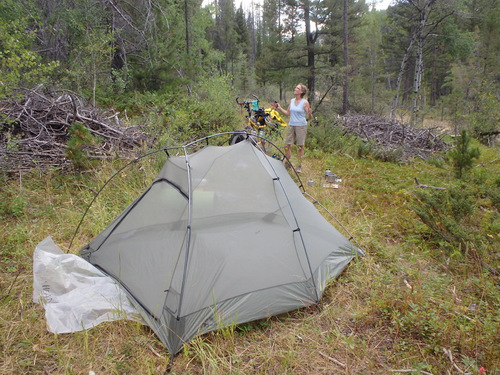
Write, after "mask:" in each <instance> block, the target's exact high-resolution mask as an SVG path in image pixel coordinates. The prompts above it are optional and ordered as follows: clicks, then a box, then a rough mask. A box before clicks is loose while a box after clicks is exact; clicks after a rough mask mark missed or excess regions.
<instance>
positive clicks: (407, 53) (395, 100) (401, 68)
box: [391, 32, 416, 118]
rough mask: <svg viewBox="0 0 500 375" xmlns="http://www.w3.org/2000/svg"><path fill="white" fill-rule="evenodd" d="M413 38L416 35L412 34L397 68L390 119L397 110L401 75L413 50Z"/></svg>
mask: <svg viewBox="0 0 500 375" xmlns="http://www.w3.org/2000/svg"><path fill="white" fill-rule="evenodd" d="M415 37H416V33H415V32H414V33H413V35H412V37H411V40H410V44H409V45H408V48H406V53H405V54H404V56H403V60H402V61H401V67H400V68H399V73H398V78H397V80H396V94H395V95H394V99H393V102H392V109H391V118H394V115H395V113H396V109H397V108H398V101H399V91H400V89H401V82H402V81H403V73H404V71H405V67H406V64H407V63H408V59H409V58H410V53H411V50H412V49H413V43H414V42H415Z"/></svg>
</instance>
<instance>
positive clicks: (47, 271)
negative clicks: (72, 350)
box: [33, 237, 144, 333]
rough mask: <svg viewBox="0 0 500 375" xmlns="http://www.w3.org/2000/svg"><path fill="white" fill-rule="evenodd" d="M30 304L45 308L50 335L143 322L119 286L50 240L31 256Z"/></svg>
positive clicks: (36, 249) (42, 242)
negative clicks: (101, 325) (109, 323)
mask: <svg viewBox="0 0 500 375" xmlns="http://www.w3.org/2000/svg"><path fill="white" fill-rule="evenodd" d="M33 302H35V303H41V304H42V305H43V307H44V308H45V318H46V320H47V328H48V330H49V331H50V332H53V333H70V332H77V331H83V330H85V329H89V328H92V327H95V326H96V325H98V324H99V323H102V322H107V321H114V320H121V319H129V320H133V321H138V322H141V323H144V322H143V320H142V318H141V316H140V314H139V313H138V311H137V310H136V309H135V307H134V306H133V305H132V303H131V302H130V300H129V298H128V296H127V294H126V293H125V292H124V291H123V289H122V288H121V286H120V284H118V283H117V282H116V281H115V280H114V279H112V278H111V277H109V276H108V275H106V274H104V273H103V272H101V271H100V270H99V269H97V268H96V267H94V266H93V265H92V264H90V263H89V262H87V261H86V260H85V259H83V258H81V257H79V256H78V255H75V254H65V253H64V252H63V251H62V250H61V249H60V248H59V247H58V246H57V245H56V244H55V243H54V241H53V240H52V238H51V237H47V238H45V239H44V240H43V241H41V242H40V243H39V244H38V245H37V246H36V248H35V253H34V254H33Z"/></svg>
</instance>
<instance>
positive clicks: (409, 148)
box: [341, 114, 450, 160]
mask: <svg viewBox="0 0 500 375" xmlns="http://www.w3.org/2000/svg"><path fill="white" fill-rule="evenodd" d="M341 124H342V127H343V129H344V130H345V131H347V132H348V133H351V134H354V135H356V136H358V137H360V138H362V139H365V140H367V141H372V142H375V144H376V147H377V148H379V149H382V150H384V151H389V152H397V153H399V154H400V155H401V156H400V159H402V160H409V159H412V158H415V157H419V158H422V159H427V158H429V157H430V156H432V155H434V154H435V153H437V152H440V151H445V150H447V149H448V148H449V147H450V145H449V144H447V143H446V142H444V141H443V137H444V135H445V134H440V132H439V131H438V129H437V128H415V127H412V126H410V125H405V124H403V123H402V122H400V121H398V120H397V119H391V118H386V117H380V116H368V115H360V114H349V115H346V116H344V117H342V118H341Z"/></svg>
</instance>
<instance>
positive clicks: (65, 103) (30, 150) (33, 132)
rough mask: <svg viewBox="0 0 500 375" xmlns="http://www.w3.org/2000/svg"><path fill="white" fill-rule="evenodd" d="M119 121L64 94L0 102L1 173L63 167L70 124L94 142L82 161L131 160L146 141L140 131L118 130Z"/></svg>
mask: <svg viewBox="0 0 500 375" xmlns="http://www.w3.org/2000/svg"><path fill="white" fill-rule="evenodd" d="M118 115H119V113H109V112H106V111H102V110H98V109H96V108H95V107H93V106H91V105H88V104H87V103H85V101H84V100H83V99H81V98H80V97H79V96H78V95H77V94H75V93H73V92H70V91H67V90H61V91H48V90H46V89H45V88H44V87H42V86H40V87H38V88H36V89H33V90H23V91H22V92H19V93H17V94H16V95H13V96H11V97H10V98H8V99H7V100H4V101H1V102H0V169H2V170H4V171H7V172H18V171H24V170H30V169H32V168H38V169H42V170H44V169H46V168H48V167H68V166H69V165H71V162H70V161H69V160H68V159H67V158H66V150H67V141H68V140H69V138H70V133H69V129H70V128H71V126H72V124H74V123H75V122H79V123H81V124H83V125H84V126H85V127H86V128H87V129H89V130H90V132H91V134H92V135H93V136H94V137H96V138H98V139H99V142H97V143H96V144H93V145H89V146H86V147H85V153H86V157H88V158H90V159H106V158H110V157H114V156H125V157H130V156H131V151H132V150H134V149H137V147H138V146H141V145H143V143H144V142H146V140H147V139H146V136H145V135H144V133H143V132H142V131H141V130H140V129H139V128H137V127H125V126H123V125H122V124H121V123H120V120H119V118H118Z"/></svg>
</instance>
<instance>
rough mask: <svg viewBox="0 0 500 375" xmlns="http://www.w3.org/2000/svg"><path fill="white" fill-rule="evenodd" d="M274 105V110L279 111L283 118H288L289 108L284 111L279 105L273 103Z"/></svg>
mask: <svg viewBox="0 0 500 375" xmlns="http://www.w3.org/2000/svg"><path fill="white" fill-rule="evenodd" d="M274 105H275V107H274V108H276V109H279V110H280V111H281V113H283V114H284V115H285V116H290V106H288V109H287V110H284V109H283V108H281V106H280V104H279V103H274Z"/></svg>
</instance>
